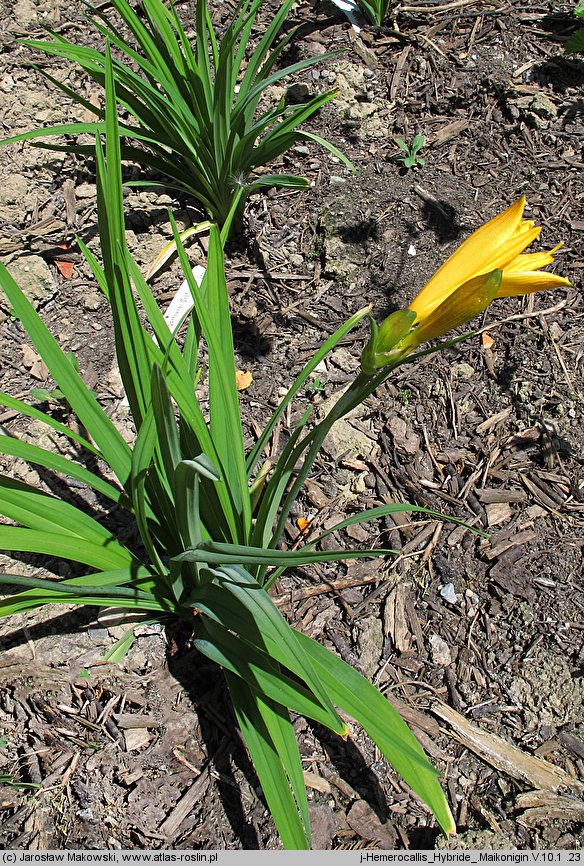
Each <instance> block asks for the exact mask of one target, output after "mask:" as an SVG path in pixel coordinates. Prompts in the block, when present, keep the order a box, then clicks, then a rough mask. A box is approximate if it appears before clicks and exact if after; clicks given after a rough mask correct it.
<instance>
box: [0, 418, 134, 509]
mask: <svg viewBox="0 0 584 866" xmlns="http://www.w3.org/2000/svg"><path fill="white" fill-rule="evenodd" d="M0 454H11V455H12V456H13V457H20V458H21V459H22V460H26V461H27V463H30V464H32V465H33V466H44V467H45V469H50V470H51V471H53V472H58V473H59V474H61V475H65V476H66V477H68V478H75V479H76V480H77V481H81V482H83V484H86V485H87V486H88V487H90V488H92V489H93V490H95V491H96V492H97V493H101V494H102V496H106V497H107V498H108V499H111V500H112V501H113V502H120V503H122V504H124V502H125V504H126V505H127V500H126V498H125V496H124V494H123V493H122V491H121V490H119V489H118V488H116V487H113V485H111V484H108V482H107V481H104V480H103V478H100V477H99V475H96V474H95V473H94V472H90V470H89V469H86V468H85V467H84V466H81V465H80V464H79V463H75V462H74V461H73V460H69V459H68V458H67V457H63V456H61V455H60V454H55V453H53V452H52V451H47V450H46V449H45V448H40V447H39V446H38V445H34V444H33V443H32V442H23V441H22V440H21V439H15V438H13V437H12V436H4V435H3V434H0Z"/></svg>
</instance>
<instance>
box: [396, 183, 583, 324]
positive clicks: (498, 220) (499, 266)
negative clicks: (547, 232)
mask: <svg viewBox="0 0 584 866" xmlns="http://www.w3.org/2000/svg"><path fill="white" fill-rule="evenodd" d="M524 208H525V197H524V196H522V197H521V198H520V199H519V200H518V201H516V202H515V204H512V205H511V207H508V208H507V210H504V211H503V213H500V214H499V215H498V216H496V217H494V218H493V219H491V220H489V221H488V222H486V223H485V224H484V225H483V226H481V227H480V228H479V229H477V230H476V231H475V232H473V233H472V235H471V236H470V237H469V238H467V239H466V240H465V241H464V243H462V244H461V245H460V246H459V248H458V249H457V250H455V252H454V253H453V254H452V255H451V256H450V258H449V259H447V260H446V261H445V262H444V264H443V265H442V267H440V268H438V270H437V271H436V273H435V274H434V276H433V277H431V279H430V280H429V281H428V282H427V283H426V285H425V286H424V288H423V289H422V291H421V292H420V293H419V294H418V295H417V297H416V298H414V300H413V301H412V303H411V304H410V306H409V309H410V310H413V311H414V313H416V315H417V320H416V321H422V320H424V319H426V318H427V317H428V316H429V315H431V314H432V313H433V311H434V310H435V309H436V308H437V307H438V306H440V304H441V303H442V302H443V301H444V300H446V298H448V297H449V296H450V295H452V293H453V292H455V291H456V289H457V288H458V287H459V286H462V285H463V283H466V282H467V281H468V280H471V279H473V278H475V277H480V276H483V275H485V274H489V273H491V272H492V271H495V270H500V271H502V272H503V275H502V278H501V285H500V286H499V288H498V290H497V294H496V295H495V297H496V298H504V297H510V296H513V295H526V294H530V293H531V292H539V291H541V290H542V289H555V288H558V286H570V285H571V283H570V281H569V280H567V279H565V277H558V276H556V275H555V274H546V273H541V272H540V268H543V267H545V266H546V265H551V263H552V262H553V260H554V258H553V253H555V252H556V250H558V249H559V246H557V247H554V249H553V250H550V251H549V252H544V253H528V254H526V255H521V254H522V253H523V250H524V249H525V248H526V247H528V246H529V244H530V243H531V242H532V241H534V240H535V239H536V238H537V237H538V236H539V233H540V232H541V226H536V225H534V223H533V222H532V221H531V220H524V219H523V210H524ZM467 321H468V320H467Z"/></svg>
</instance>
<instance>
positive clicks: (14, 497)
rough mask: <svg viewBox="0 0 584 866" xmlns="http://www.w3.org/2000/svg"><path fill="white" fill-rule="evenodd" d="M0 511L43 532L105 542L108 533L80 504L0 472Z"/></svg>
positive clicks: (17, 521) (108, 540) (108, 536)
mask: <svg viewBox="0 0 584 866" xmlns="http://www.w3.org/2000/svg"><path fill="white" fill-rule="evenodd" d="M0 514H3V515H4V517H7V518H8V519H9V520H13V521H15V522H16V523H21V524H23V525H24V526H28V527H29V528H30V529H38V530H41V531H44V532H54V533H56V534H57V535H70V536H72V537H74V538H83V539H92V540H93V541H95V542H96V543H98V544H101V543H103V541H104V539H105V540H106V541H107V542H108V543H109V542H110V541H111V538H112V536H111V533H110V532H109V531H108V530H107V529H105V527H103V526H101V524H100V523H98V522H97V520H94V519H93V518H92V517H91V516H90V515H89V514H86V513H85V512H84V511H82V510H81V509H80V508H76V507H75V506H74V505H70V504H69V503H68V502H64V501H63V500H62V499H58V498H57V497H56V496H51V495H50V494H48V493H45V492H44V491H42V490H38V489H37V488H35V487H31V486H30V485H29V484H25V483H24V482H22V481H17V480H15V479H12V478H8V477H7V476H5V475H0Z"/></svg>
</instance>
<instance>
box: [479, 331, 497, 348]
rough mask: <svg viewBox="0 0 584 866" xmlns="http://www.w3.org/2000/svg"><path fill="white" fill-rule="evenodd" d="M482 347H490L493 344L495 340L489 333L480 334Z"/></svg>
mask: <svg viewBox="0 0 584 866" xmlns="http://www.w3.org/2000/svg"><path fill="white" fill-rule="evenodd" d="M481 339H482V343H483V349H492V348H493V346H494V345H495V340H494V339H493V338H492V337H491V335H490V334H487V333H484V334H483V336H482V338H481Z"/></svg>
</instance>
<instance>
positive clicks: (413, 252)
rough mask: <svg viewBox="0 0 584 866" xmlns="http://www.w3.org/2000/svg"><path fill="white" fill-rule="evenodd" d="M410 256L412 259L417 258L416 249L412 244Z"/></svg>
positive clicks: (409, 249)
mask: <svg viewBox="0 0 584 866" xmlns="http://www.w3.org/2000/svg"><path fill="white" fill-rule="evenodd" d="M408 256H411V257H412V258H413V257H414V256H417V252H416V248H415V246H414V245H413V244H410V245H409V247H408Z"/></svg>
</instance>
